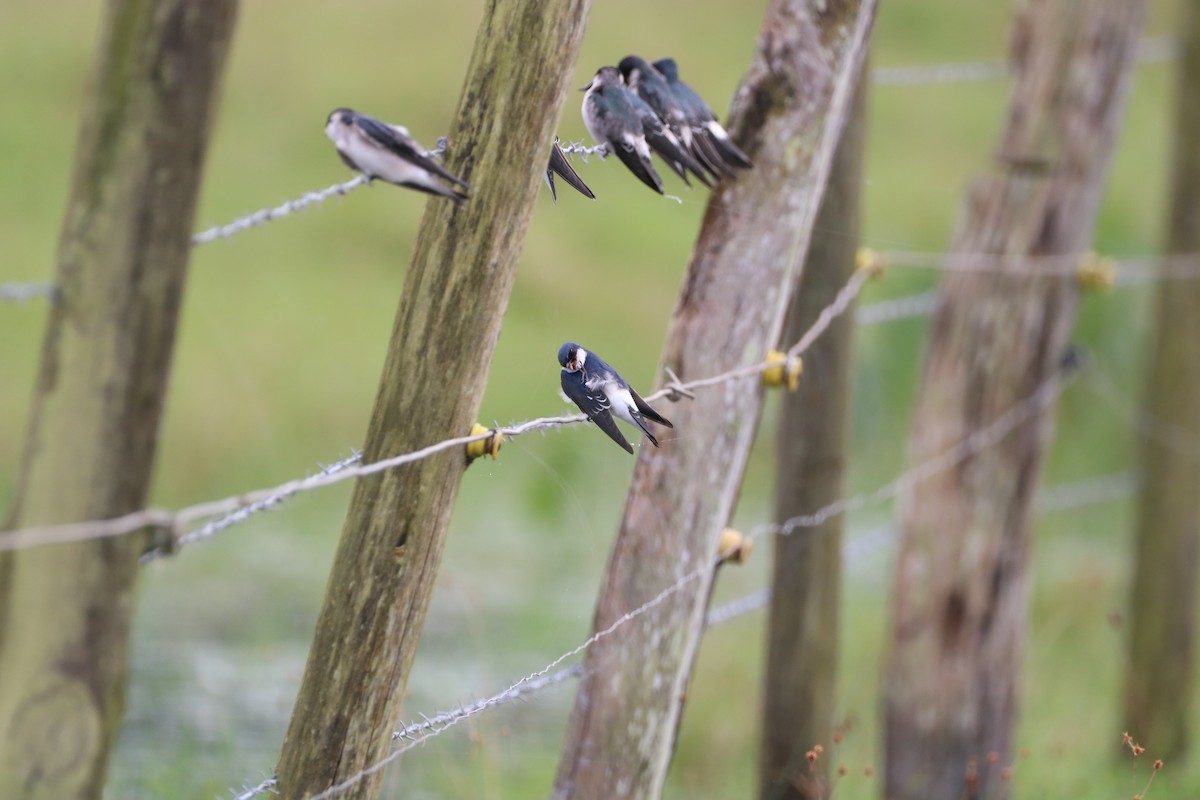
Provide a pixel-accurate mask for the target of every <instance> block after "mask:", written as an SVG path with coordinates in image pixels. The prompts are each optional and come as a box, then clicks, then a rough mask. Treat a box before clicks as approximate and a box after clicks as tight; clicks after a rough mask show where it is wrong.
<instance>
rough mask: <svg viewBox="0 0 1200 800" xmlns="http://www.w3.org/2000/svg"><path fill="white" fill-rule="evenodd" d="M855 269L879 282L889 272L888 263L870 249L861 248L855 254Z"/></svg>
mask: <svg viewBox="0 0 1200 800" xmlns="http://www.w3.org/2000/svg"><path fill="white" fill-rule="evenodd" d="M854 268H855V269H856V270H858V271H859V272H865V273H867V275H869V276H871V277H872V278H875V279H876V280H878V279H879V278H882V277H883V273H885V272H887V261H885V260H884V258H883V256H881V255H880V254H879V253H877V252H876V251H874V250H872V249H871V248H869V247H860V248H858V252H856V253H855V254H854Z"/></svg>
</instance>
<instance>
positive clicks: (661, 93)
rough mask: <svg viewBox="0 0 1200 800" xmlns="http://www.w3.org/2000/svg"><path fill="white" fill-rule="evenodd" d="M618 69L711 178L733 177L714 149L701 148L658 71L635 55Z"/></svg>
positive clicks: (680, 107) (730, 170) (682, 111)
mask: <svg viewBox="0 0 1200 800" xmlns="http://www.w3.org/2000/svg"><path fill="white" fill-rule="evenodd" d="M617 69H618V70H620V72H621V77H622V78H624V80H625V85H626V86H628V87H629V89H630V91H632V92H633V93H634V94H636V95H637V96H638V97H640V98H641V99H642V100H644V101H645V103H646V105H648V106H650V108H652V109H653V110H654V113H656V114H658V116H659V118H660V119H662V121H663V122H664V123H665V124H666V126H667V127H668V128H669V129H670V130H671V132H672V133H674V134H675V136H676V138H678V139H679V141H680V142H681V143H682V144H683V146H684V148H685V149H687V151H688V152H689V153H691V154H692V156H693V157H694V158H695V159H696V160H698V161H699V162H700V163H701V164H703V165H704V168H705V169H707V170H708V171H709V173H711V174H712V176H713V178H715V179H717V180H720V178H721V176H722V175H732V174H733V170H732V169H731V168H730V167H729V166H728V165H726V164H725V162H724V161H722V160H721V157H720V156H719V155H717V154H716V151H715V149H712V148H707V147H705V146H703V145H704V142H702V141H700V139H701V137H700V136H698V135H697V133H696V132H695V130H694V129H693V128H692V126H691V125H690V124H688V119H687V114H686V113H685V112H684V109H683V106H682V105H681V104H680V103H679V100H678V99H677V98H676V97H675V93H674V92H673V91H672V90H671V86H670V84H668V83H667V79H666V78H665V77H663V75H662V74H661V73H660V72H659V71H658V70H657V69H655V68H654V67H652V66H650V65H649V64H647V63H646V60H645V59H643V58H640V57H638V56H625V58H623V59H621V63H620V64H619V65H618V67H617ZM710 151H711V152H710Z"/></svg>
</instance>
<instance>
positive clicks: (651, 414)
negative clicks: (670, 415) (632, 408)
mask: <svg viewBox="0 0 1200 800" xmlns="http://www.w3.org/2000/svg"><path fill="white" fill-rule="evenodd" d="M629 393H630V394H631V395H633V403H634V405H636V406H637V410H638V411H640V412H642V416H644V417H645V418H646V419H649V420H653V421H654V422H657V423H658V424H659V425H666V426H667V427H668V428H674V427H675V426H674V425H672V424H671V421H670V420H669V419H667V418H666V417H664V416H663V415H662V414H660V413H658V412H657V411H655V410H654V409H653V408H652V407H651V406H650V404H649V403H647V402H646V401H645V400H643V399H642V396H641V395H640V394H638V393H637V392H635V391H634V390H633V387H632V386H630V387H629Z"/></svg>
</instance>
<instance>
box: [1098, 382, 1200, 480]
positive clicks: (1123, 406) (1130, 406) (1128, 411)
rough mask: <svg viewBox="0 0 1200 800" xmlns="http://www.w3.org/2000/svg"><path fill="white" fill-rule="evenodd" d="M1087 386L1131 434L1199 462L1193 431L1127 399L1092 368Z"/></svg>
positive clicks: (1199, 441)
mask: <svg viewBox="0 0 1200 800" xmlns="http://www.w3.org/2000/svg"><path fill="white" fill-rule="evenodd" d="M1090 378H1091V380H1089V381H1088V386H1089V387H1090V388H1091V389H1092V391H1093V392H1094V393H1095V394H1096V395H1097V396H1098V397H1100V399H1101V400H1103V401H1104V402H1105V403H1106V404H1107V405H1108V406H1109V408H1110V409H1112V411H1113V412H1115V413H1116V415H1117V416H1118V417H1120V418H1121V419H1122V420H1123V421H1124V422H1125V424H1126V425H1128V426H1129V427H1130V428H1131V429H1132V430H1133V431H1135V432H1137V433H1138V434H1140V435H1142V436H1145V437H1146V438H1148V439H1151V440H1153V441H1154V442H1155V443H1157V444H1158V445H1159V446H1161V447H1163V448H1165V449H1167V450H1170V451H1171V452H1173V453H1176V454H1177V455H1180V456H1183V457H1184V458H1186V459H1188V460H1189V461H1192V462H1195V463H1200V437H1198V436H1197V435H1196V433H1195V432H1193V431H1191V430H1188V429H1187V428H1184V427H1183V426H1181V425H1178V424H1176V423H1174V422H1171V421H1170V420H1166V419H1163V418H1162V417H1159V416H1158V415H1156V414H1154V413H1153V412H1151V411H1150V410H1149V409H1147V408H1146V407H1145V406H1143V405H1142V404H1141V403H1139V402H1137V401H1135V400H1133V399H1131V398H1129V397H1126V396H1125V394H1124V393H1123V392H1122V391H1121V390H1120V389H1119V388H1118V387H1117V384H1116V381H1114V380H1113V379H1112V378H1110V377H1109V376H1108V375H1106V374H1105V373H1104V372H1103V371H1101V370H1100V369H1093V370H1092V372H1091V375H1090Z"/></svg>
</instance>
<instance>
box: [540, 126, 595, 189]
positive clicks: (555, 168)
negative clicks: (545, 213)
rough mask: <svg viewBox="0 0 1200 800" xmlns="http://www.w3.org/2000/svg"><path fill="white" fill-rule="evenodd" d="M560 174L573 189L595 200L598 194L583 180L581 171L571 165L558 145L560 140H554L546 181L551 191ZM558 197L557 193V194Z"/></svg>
mask: <svg viewBox="0 0 1200 800" xmlns="http://www.w3.org/2000/svg"><path fill="white" fill-rule="evenodd" d="M555 175H558V176H559V177H560V178H562V179H563V180H564V181H566V182H567V185H569V186H570V187H571V188H572V189H574V190H575V191H577V192H579V193H580V194H581V195H583V196H584V197H586V198H588V199H589V200H595V199H596V195H594V194H592V190H591V189H589V188H588V185H587V184H586V183H584V182H583V178H580V177H579V173H577V172H576V171H575V168H574V167H572V166H571V162H570V161H569V160H567V157H566V155H564V154H563V151H562V148H561V147H559V146H558V140H557V139H555V140H554V144H552V145H551V146H550V163H549V164H548V165H547V166H546V183H548V184H550V193H551V194H555V192H554V176H555ZM555 197H556V199H557V195H555Z"/></svg>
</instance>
